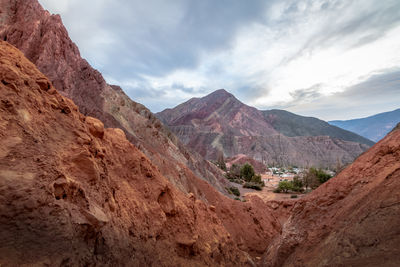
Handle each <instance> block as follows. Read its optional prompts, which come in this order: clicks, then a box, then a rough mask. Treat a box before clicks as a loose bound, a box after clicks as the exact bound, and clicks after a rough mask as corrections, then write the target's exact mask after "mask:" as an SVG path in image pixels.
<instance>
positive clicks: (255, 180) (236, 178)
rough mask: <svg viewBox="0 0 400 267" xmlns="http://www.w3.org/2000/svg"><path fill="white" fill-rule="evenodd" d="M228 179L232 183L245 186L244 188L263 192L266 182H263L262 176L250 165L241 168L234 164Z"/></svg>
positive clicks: (227, 175)
mask: <svg viewBox="0 0 400 267" xmlns="http://www.w3.org/2000/svg"><path fill="white" fill-rule="evenodd" d="M226 177H227V178H228V179H229V181H231V182H235V183H239V184H243V187H244V188H252V189H256V190H262V187H263V186H264V182H263V181H262V180H261V175H258V174H256V173H255V171H254V168H253V166H252V165H250V164H249V163H246V164H244V165H243V166H239V165H236V164H233V165H232V167H231V168H230V170H229V171H228V172H227V174H226Z"/></svg>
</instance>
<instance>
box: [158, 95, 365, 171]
mask: <svg viewBox="0 0 400 267" xmlns="http://www.w3.org/2000/svg"><path fill="white" fill-rule="evenodd" d="M157 116H158V117H159V118H160V119H161V120H162V121H163V122H164V123H165V124H166V125H168V127H169V128H170V129H171V130H172V131H173V132H174V133H175V134H176V135H177V136H178V137H179V138H180V140H181V141H182V142H183V143H184V144H186V145H187V146H189V147H191V148H192V149H194V150H195V151H198V152H199V153H200V154H201V155H203V156H204V157H206V158H207V159H212V160H215V159H216V158H217V157H218V155H220V154H221V152H223V153H224V156H225V157H234V156H236V155H238V154H245V155H247V156H249V157H252V158H254V159H255V160H258V161H261V162H263V163H268V164H282V165H290V164H293V165H300V166H317V167H320V166H322V167H335V166H337V163H338V161H339V162H342V163H349V162H352V161H353V160H354V159H355V158H356V157H357V156H358V155H360V154H361V153H362V152H364V151H365V150H366V149H367V148H369V145H371V144H373V142H372V141H369V140H367V139H365V138H363V137H360V136H357V135H356V134H354V133H351V132H347V131H345V130H342V129H339V128H337V127H334V126H330V125H329V124H328V123H326V122H323V121H321V120H318V119H315V118H306V117H301V116H297V115H295V114H290V113H289V112H283V111H282V112H278V111H277V112H276V114H275V113H274V114H270V112H268V111H260V110H257V109H255V108H253V107H250V106H247V105H245V104H243V103H242V102H240V101H239V100H237V99H236V98H235V97H234V96H233V95H232V94H230V93H228V92H227V91H225V90H223V89H220V90H217V91H215V92H213V93H211V94H209V95H207V96H205V97H203V98H193V99H191V100H189V101H187V102H185V103H183V104H180V105H178V106H177V107H175V108H173V109H166V110H164V111H162V112H160V113H157ZM339 137H345V139H341V138H339ZM345 140H348V141H345ZM352 140H360V142H364V143H357V142H354V141H352Z"/></svg>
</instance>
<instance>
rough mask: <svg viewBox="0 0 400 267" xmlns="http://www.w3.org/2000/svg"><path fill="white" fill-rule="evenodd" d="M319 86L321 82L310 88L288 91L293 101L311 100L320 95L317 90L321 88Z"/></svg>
mask: <svg viewBox="0 0 400 267" xmlns="http://www.w3.org/2000/svg"><path fill="white" fill-rule="evenodd" d="M321 87H322V84H315V85H313V86H311V87H310V88H305V89H298V90H295V91H294V92H291V93H290V96H291V97H293V101H294V102H299V101H300V102H308V101H312V100H314V99H316V98H318V97H320V96H321V94H320V92H319V91H320V90H321Z"/></svg>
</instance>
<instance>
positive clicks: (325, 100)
mask: <svg viewBox="0 0 400 267" xmlns="http://www.w3.org/2000/svg"><path fill="white" fill-rule="evenodd" d="M399 107H400V68H396V69H388V70H384V71H382V72H381V73H380V74H375V75H371V77H370V78H368V79H367V80H365V81H363V82H361V83H358V84H356V85H353V86H351V87H349V88H347V89H346V90H344V91H343V92H340V93H336V94H334V95H330V96H319V97H316V98H315V99H314V100H313V101H310V102H308V103H303V104H300V105H297V106H294V105H292V103H289V104H286V105H284V104H283V105H280V106H278V107H274V108H288V109H289V110H291V111H293V112H298V113H300V114H303V115H308V116H315V114H319V116H320V117H321V118H323V119H326V120H333V119H349V114H352V117H353V118H355V117H363V116H365V114H369V115H373V114H376V113H379V112H382V111H388V110H393V109H397V108H399Z"/></svg>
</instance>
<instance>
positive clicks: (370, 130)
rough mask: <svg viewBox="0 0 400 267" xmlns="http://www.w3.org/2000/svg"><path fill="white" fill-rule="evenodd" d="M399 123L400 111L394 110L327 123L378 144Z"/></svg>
mask: <svg viewBox="0 0 400 267" xmlns="http://www.w3.org/2000/svg"><path fill="white" fill-rule="evenodd" d="M399 122H400V109H396V110H393V111H389V112H384V113H379V114H376V115H373V116H370V117H366V118H362V119H354V120H347V121H330V122H329V123H330V124H332V125H335V126H337V127H340V128H342V129H345V130H348V131H352V132H355V133H357V134H359V135H361V136H364V137H365V138H368V139H371V140H373V141H375V142H378V141H379V140H381V139H382V138H383V137H385V135H386V134H387V133H388V132H390V131H391V130H392V129H393V127H395V126H396V124H397V123H399Z"/></svg>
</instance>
